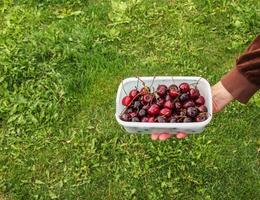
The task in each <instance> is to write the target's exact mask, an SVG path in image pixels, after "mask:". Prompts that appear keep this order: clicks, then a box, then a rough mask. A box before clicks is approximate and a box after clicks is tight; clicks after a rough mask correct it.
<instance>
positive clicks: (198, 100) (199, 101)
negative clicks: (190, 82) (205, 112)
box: [195, 96, 205, 106]
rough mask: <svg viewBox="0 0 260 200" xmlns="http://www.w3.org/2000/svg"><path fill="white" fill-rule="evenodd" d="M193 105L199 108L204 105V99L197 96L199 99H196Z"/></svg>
mask: <svg viewBox="0 0 260 200" xmlns="http://www.w3.org/2000/svg"><path fill="white" fill-rule="evenodd" d="M195 103H196V104H197V105H198V106H201V105H204V103H205V98H204V97H203V96H199V98H197V99H196V100H195Z"/></svg>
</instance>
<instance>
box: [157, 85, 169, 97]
mask: <svg viewBox="0 0 260 200" xmlns="http://www.w3.org/2000/svg"><path fill="white" fill-rule="evenodd" d="M166 92H167V86H166V85H159V86H158V87H157V89H156V93H157V94H158V95H159V96H160V97H163V96H165V95H166Z"/></svg>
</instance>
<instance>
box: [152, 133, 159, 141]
mask: <svg viewBox="0 0 260 200" xmlns="http://www.w3.org/2000/svg"><path fill="white" fill-rule="evenodd" d="M159 136H160V133H153V134H152V135H151V139H152V140H158V139H159Z"/></svg>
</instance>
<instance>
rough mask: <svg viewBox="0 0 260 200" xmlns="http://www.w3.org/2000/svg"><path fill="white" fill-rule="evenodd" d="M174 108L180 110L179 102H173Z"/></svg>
mask: <svg viewBox="0 0 260 200" xmlns="http://www.w3.org/2000/svg"><path fill="white" fill-rule="evenodd" d="M174 106H175V108H176V109H177V110H179V109H181V108H182V104H181V103H180V102H179V101H177V102H175V104H174Z"/></svg>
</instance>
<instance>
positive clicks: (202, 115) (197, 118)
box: [195, 113, 208, 122]
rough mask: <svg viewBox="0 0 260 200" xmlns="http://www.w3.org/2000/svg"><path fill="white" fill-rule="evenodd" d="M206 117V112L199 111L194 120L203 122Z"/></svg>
mask: <svg viewBox="0 0 260 200" xmlns="http://www.w3.org/2000/svg"><path fill="white" fill-rule="evenodd" d="M207 119H208V117H207V114H206V113H200V114H199V115H198V116H197V117H196V118H195V121H196V122H203V121H205V120H207Z"/></svg>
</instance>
